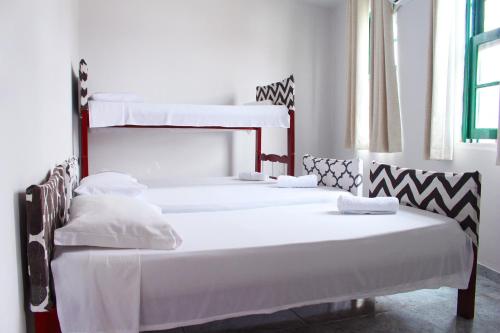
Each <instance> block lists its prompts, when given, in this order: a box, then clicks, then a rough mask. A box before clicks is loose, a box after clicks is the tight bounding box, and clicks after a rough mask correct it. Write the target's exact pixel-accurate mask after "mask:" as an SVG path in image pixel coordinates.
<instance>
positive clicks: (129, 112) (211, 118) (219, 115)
mask: <svg viewBox="0 0 500 333" xmlns="http://www.w3.org/2000/svg"><path fill="white" fill-rule="evenodd" d="M89 123H90V127H91V128H93V127H111V126H124V125H140V126H166V125H170V126H198V127H201V126H222V127H282V128H288V127H290V116H289V115H288V108H287V107H286V106H284V105H189V104H151V103H127V102H102V101H89Z"/></svg>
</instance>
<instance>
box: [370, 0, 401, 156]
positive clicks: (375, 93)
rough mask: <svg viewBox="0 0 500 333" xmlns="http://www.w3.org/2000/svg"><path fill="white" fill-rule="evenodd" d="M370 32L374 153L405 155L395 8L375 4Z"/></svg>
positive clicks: (371, 129) (371, 138)
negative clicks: (398, 77)
mask: <svg viewBox="0 0 500 333" xmlns="http://www.w3.org/2000/svg"><path fill="white" fill-rule="evenodd" d="M371 6H372V8H371V11H372V25H371V31H370V41H371V50H370V64H371V74H372V75H371V80H370V145H369V147H370V151H374V152H388V153H394V152H401V151H402V148H403V142H402V141H403V140H402V133H401V132H402V130H401V113H400V107H399V93H398V81H397V72H396V61H395V55H394V30H393V29H394V27H393V8H392V5H391V4H390V3H389V2H387V1H377V0H375V1H372V3H371Z"/></svg>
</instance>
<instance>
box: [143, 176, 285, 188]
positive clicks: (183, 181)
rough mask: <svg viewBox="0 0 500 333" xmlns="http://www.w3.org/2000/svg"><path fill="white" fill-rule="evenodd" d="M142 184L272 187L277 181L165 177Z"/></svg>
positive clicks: (149, 185) (155, 185)
mask: <svg viewBox="0 0 500 333" xmlns="http://www.w3.org/2000/svg"><path fill="white" fill-rule="evenodd" d="M141 183H142V184H145V185H147V186H148V187H149V188H151V189H157V188H163V187H186V186H213V185H271V184H276V183H277V180H276V179H272V178H269V179H267V180H240V179H239V178H238V177H233V176H228V177H163V178H161V179H141Z"/></svg>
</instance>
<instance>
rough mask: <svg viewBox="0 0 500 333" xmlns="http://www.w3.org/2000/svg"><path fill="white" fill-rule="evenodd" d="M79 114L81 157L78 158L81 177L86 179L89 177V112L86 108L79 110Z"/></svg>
mask: <svg viewBox="0 0 500 333" xmlns="http://www.w3.org/2000/svg"><path fill="white" fill-rule="evenodd" d="M80 114H81V117H82V128H81V137H82V156H81V157H80V158H81V160H82V170H81V173H82V177H81V178H84V177H87V176H88V175H89V110H88V108H83V107H82V108H81V109H80Z"/></svg>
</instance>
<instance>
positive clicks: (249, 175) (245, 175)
mask: <svg viewBox="0 0 500 333" xmlns="http://www.w3.org/2000/svg"><path fill="white" fill-rule="evenodd" d="M238 178H239V179H240V180H252V181H263V180H267V178H268V177H267V175H266V174H265V173H263V172H255V171H250V172H240V173H239V175H238Z"/></svg>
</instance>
